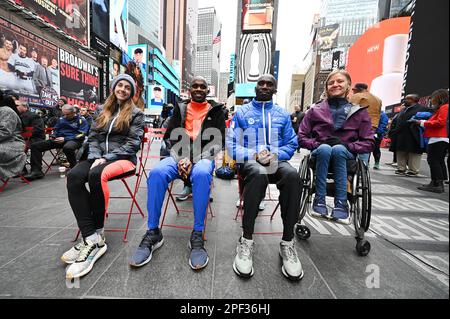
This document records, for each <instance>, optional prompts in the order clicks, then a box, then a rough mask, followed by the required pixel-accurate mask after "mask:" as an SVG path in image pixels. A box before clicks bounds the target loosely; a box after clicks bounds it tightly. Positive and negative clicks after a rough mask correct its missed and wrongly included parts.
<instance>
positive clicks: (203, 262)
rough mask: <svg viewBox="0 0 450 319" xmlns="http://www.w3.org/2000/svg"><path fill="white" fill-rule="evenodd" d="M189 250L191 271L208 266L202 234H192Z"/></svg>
mask: <svg viewBox="0 0 450 319" xmlns="http://www.w3.org/2000/svg"><path fill="white" fill-rule="evenodd" d="M189 248H190V249H191V255H190V257H189V266H191V268H192V269H193V270H201V269H203V268H205V267H206V266H207V265H208V262H209V257H208V253H207V252H206V249H205V242H204V240H203V232H196V231H194V232H192V235H191V240H190V242H189Z"/></svg>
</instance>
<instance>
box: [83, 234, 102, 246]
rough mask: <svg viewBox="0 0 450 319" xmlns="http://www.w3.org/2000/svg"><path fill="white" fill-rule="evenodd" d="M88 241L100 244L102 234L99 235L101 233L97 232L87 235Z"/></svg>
mask: <svg viewBox="0 0 450 319" xmlns="http://www.w3.org/2000/svg"><path fill="white" fill-rule="evenodd" d="M86 241H90V242H92V243H94V244H98V243H99V242H100V236H99V234H97V233H95V234H93V235H91V236H89V237H87V238H86Z"/></svg>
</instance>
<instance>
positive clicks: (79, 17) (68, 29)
mask: <svg viewBox="0 0 450 319" xmlns="http://www.w3.org/2000/svg"><path fill="white" fill-rule="evenodd" d="M14 2H15V3H17V4H18V5H20V6H23V7H24V8H26V9H27V10H30V11H31V12H33V13H34V14H36V15H38V16H39V17H41V18H42V19H44V21H46V22H47V23H49V24H51V25H52V26H54V27H55V28H57V29H60V30H62V31H64V32H65V33H66V34H68V35H69V36H71V37H72V38H74V39H75V40H77V41H78V42H80V43H81V44H83V45H86V46H87V45H88V34H87V30H88V25H89V19H88V10H87V5H88V2H87V1H86V0H66V1H54V0H53V1H52V0H40V1H35V0H15V1H14Z"/></svg>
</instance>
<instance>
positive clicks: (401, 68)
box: [347, 17, 411, 108]
mask: <svg viewBox="0 0 450 319" xmlns="http://www.w3.org/2000/svg"><path fill="white" fill-rule="evenodd" d="M410 21H411V18H410V17H403V18H395V19H389V20H385V21H382V22H380V23H378V24H376V25H375V26H374V27H372V28H370V29H369V30H367V31H366V33H364V34H363V35H362V36H361V37H360V38H359V40H358V41H356V42H355V44H354V45H353V46H352V47H351V48H350V50H349V55H348V65H347V70H348V71H349V72H350V74H351V75H352V79H353V83H366V84H367V85H368V86H369V90H370V91H371V93H373V94H375V95H376V96H378V97H379V98H380V99H381V100H382V101H383V108H385V107H386V106H389V105H394V104H398V103H400V102H401V99H402V85H403V77H404V73H405V65H406V54H407V50H408V38H409V29H410Z"/></svg>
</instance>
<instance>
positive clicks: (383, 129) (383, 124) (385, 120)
mask: <svg viewBox="0 0 450 319" xmlns="http://www.w3.org/2000/svg"><path fill="white" fill-rule="evenodd" d="M388 125H389V117H388V116H387V114H386V113H385V112H381V117H380V122H379V123H378V127H377V130H376V132H375V149H374V150H373V157H374V158H375V165H374V167H373V168H374V169H376V170H379V169H380V161H381V142H383V139H384V137H385V136H386V134H387V131H388Z"/></svg>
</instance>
